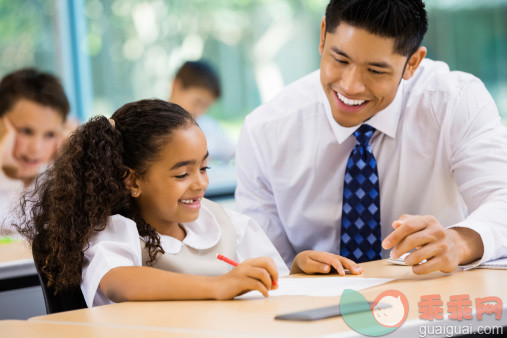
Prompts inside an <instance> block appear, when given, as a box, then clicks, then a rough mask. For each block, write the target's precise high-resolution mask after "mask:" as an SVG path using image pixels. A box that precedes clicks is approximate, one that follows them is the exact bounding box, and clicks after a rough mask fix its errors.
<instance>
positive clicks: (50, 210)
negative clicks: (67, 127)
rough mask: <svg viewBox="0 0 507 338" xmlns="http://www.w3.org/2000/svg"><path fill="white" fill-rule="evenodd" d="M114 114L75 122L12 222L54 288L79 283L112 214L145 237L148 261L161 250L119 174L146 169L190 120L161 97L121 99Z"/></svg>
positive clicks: (141, 172)
mask: <svg viewBox="0 0 507 338" xmlns="http://www.w3.org/2000/svg"><path fill="white" fill-rule="evenodd" d="M112 119H113V120H114V126H113V125H112V123H110V121H109V120H108V119H107V118H105V117H103V116H99V117H95V118H92V119H91V120H90V121H89V122H88V123H86V124H84V125H83V126H81V127H80V128H78V130H77V131H76V132H75V133H74V134H73V135H72V136H71V137H70V138H69V140H68V141H67V142H66V143H65V145H64V146H63V148H62V149H61V151H60V153H59V155H58V157H57V158H56V160H55V161H54V163H53V164H52V165H51V166H50V167H49V168H48V170H47V171H46V172H45V173H44V174H43V175H42V176H40V177H39V178H37V180H36V183H35V187H34V189H32V190H31V191H29V192H27V193H26V194H25V195H24V196H23V199H22V204H21V210H22V211H21V221H20V224H16V225H15V226H16V227H17V228H18V231H20V233H22V234H23V235H25V236H26V237H27V238H28V239H29V240H30V241H31V242H32V250H33V255H34V259H35V260H36V263H37V264H38V266H39V267H41V269H42V272H43V273H44V274H45V275H46V277H47V279H48V285H49V286H51V287H52V288H53V289H54V290H55V291H56V292H58V291H60V290H63V289H67V288H69V287H75V286H78V285H79V284H80V282H81V274H82V268H83V265H84V263H85V262H84V253H83V252H84V250H86V249H87V246H88V244H89V239H90V236H92V235H93V234H94V233H96V232H98V231H102V230H104V228H105V227H106V225H107V221H108V217H109V216H110V215H114V214H121V215H123V216H125V217H128V218H130V219H132V220H134V221H135V222H136V225H137V228H138V231H139V234H140V235H141V236H143V237H146V238H147V246H148V249H149V253H150V260H149V261H148V264H152V263H153V261H154V260H155V258H156V254H157V253H158V252H163V250H162V248H161V246H160V237H159V235H158V233H157V232H156V231H155V229H154V228H152V227H151V226H150V225H149V224H147V223H146V221H145V220H144V219H143V218H142V217H141V216H140V213H139V212H138V208H137V204H136V202H135V199H133V198H132V197H131V195H130V192H129V190H128V189H127V188H126V187H125V184H124V180H125V178H126V177H127V175H128V173H129V168H130V169H132V170H134V171H136V173H137V174H139V175H143V174H144V173H146V171H147V170H148V169H149V167H150V164H151V163H152V162H153V161H155V160H156V159H157V158H158V156H159V152H160V150H161V149H162V147H163V146H164V145H165V144H166V142H167V141H168V139H169V137H170V135H171V133H172V132H173V131H174V130H175V129H177V128H181V127H184V126H188V125H191V124H195V121H194V120H193V118H192V117H191V116H190V114H189V113H187V112H186V111H185V110H183V109H182V108H181V107H179V106H177V105H175V104H171V103H168V102H165V101H161V100H142V101H137V102H132V103H129V104H126V105H124V106H123V107H121V108H120V109H118V110H117V111H116V112H115V113H114V114H113V116H112Z"/></svg>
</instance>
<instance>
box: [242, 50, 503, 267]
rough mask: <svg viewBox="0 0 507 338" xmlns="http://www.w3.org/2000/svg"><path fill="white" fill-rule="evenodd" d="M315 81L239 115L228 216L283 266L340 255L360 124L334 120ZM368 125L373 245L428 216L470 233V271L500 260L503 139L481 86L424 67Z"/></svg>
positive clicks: (313, 77)
mask: <svg viewBox="0 0 507 338" xmlns="http://www.w3.org/2000/svg"><path fill="white" fill-rule="evenodd" d="M319 75H320V73H319V71H316V72H313V73H311V74H309V75H307V76H305V77H304V78H302V79H300V80H298V81H296V82H294V83H292V84H291V85H289V86H287V87H286V88H284V89H283V90H282V91H281V92H280V93H279V94H278V95H277V96H276V97H275V98H274V99H272V100H271V101H269V102H267V103H266V104H264V105H262V106H260V107H259V108H257V109H256V110H255V111H253V112H252V113H251V114H249V115H248V116H247V117H246V120H245V123H244V125H243V129H242V132H241V136H240V139H239V142H238V148H237V152H236V166H237V172H238V185H237V190H236V203H237V209H238V210H239V211H240V212H242V213H244V214H247V215H249V216H251V217H252V218H254V219H255V220H256V221H257V222H258V223H259V225H260V226H261V227H262V228H263V229H264V230H265V231H266V233H267V235H268V237H269V238H270V239H271V241H272V242H273V243H274V244H275V246H276V247H277V249H278V251H279V252H280V254H281V255H282V257H283V258H284V260H285V262H286V263H287V264H290V263H291V262H292V260H293V258H294V256H295V254H297V253H299V252H300V251H303V250H307V249H314V250H323V251H329V252H333V253H336V254H339V252H340V230H341V215H342V197H343V196H342V194H343V178H344V173H345V166H346V163H347V160H348V158H349V155H350V152H351V151H352V149H353V147H354V145H355V143H356V139H355V137H354V135H353V134H352V133H353V132H354V131H355V130H356V129H358V128H359V126H355V127H352V128H345V127H342V126H340V125H339V124H338V123H337V122H336V121H335V120H334V119H333V117H332V115H331V108H330V106H329V102H328V100H327V98H326V96H325V93H324V91H323V89H322V86H321V83H320V80H319ZM367 124H369V125H371V126H373V127H374V128H376V131H375V133H374V135H373V137H372V139H371V140H370V145H371V146H372V149H373V154H374V156H375V159H376V161H377V165H378V174H379V180H380V209H381V212H380V217H381V224H382V225H381V226H382V228H381V234H382V239H384V238H385V237H386V236H387V235H389V233H391V231H392V230H393V228H392V226H391V224H392V222H393V221H395V220H396V219H398V217H399V216H400V215H402V214H404V213H408V214H428V215H433V216H435V217H436V218H437V219H438V221H439V222H440V223H441V224H442V225H443V226H445V227H449V226H460V227H467V228H470V229H473V230H475V231H476V232H477V233H479V235H480V236H481V238H482V241H483V243H484V255H483V257H482V259H481V260H480V261H477V262H474V264H479V263H480V262H482V261H484V260H490V259H493V258H496V257H500V256H502V255H505V254H506V253H507V130H506V128H505V127H504V126H502V125H501V122H500V117H499V114H498V111H497V108H496V106H495V103H494V101H493V99H492V98H491V96H490V95H489V93H488V92H487V90H486V88H485V87H484V85H483V83H482V82H481V81H480V80H478V79H477V78H475V77H474V76H472V75H470V74H466V73H463V72H450V71H449V68H448V66H447V65H446V64H445V63H443V62H435V61H431V60H423V62H422V64H421V66H420V67H419V69H418V70H417V71H416V73H415V74H414V76H413V77H412V78H411V79H410V80H408V81H405V80H403V81H402V82H401V84H400V86H399V89H398V92H397V95H396V97H395V99H394V101H393V102H392V103H391V105H389V106H388V107H387V108H386V109H384V110H383V111H380V112H379V113H377V114H376V115H375V116H373V117H372V118H371V119H369V120H368V121H367ZM382 256H383V257H384V258H386V257H387V256H388V252H386V251H385V250H384V251H383V252H382Z"/></svg>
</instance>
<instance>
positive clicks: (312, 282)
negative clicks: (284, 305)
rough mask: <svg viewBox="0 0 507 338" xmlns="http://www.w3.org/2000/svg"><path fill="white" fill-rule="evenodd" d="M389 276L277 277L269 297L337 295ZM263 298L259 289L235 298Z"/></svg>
mask: <svg viewBox="0 0 507 338" xmlns="http://www.w3.org/2000/svg"><path fill="white" fill-rule="evenodd" d="M392 280H393V279H392V278H391V279H390V278H362V277H322V278H318V277H314V278H290V277H289V278H279V279H278V289H277V290H272V291H269V297H276V296H289V295H291V296H295V295H298V296H315V297H338V296H341V295H342V293H343V290H345V289H352V290H356V291H359V290H362V289H366V288H369V287H371V286H375V285H380V284H384V283H387V282H390V281H392ZM252 298H263V296H262V294H261V293H260V292H259V291H251V292H249V293H246V294H244V295H242V296H239V297H236V299H252Z"/></svg>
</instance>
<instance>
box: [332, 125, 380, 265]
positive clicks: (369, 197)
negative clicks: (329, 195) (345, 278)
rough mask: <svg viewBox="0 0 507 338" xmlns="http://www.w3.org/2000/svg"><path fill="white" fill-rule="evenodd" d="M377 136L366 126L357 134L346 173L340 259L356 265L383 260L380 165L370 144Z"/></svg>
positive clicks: (373, 130) (371, 128) (356, 132)
mask: <svg viewBox="0 0 507 338" xmlns="http://www.w3.org/2000/svg"><path fill="white" fill-rule="evenodd" d="M374 132H375V128H373V127H371V126H369V125H367V124H363V125H362V126H361V127H359V129H357V130H356V131H355V132H354V136H355V137H356V139H357V143H356V145H355V147H354V149H352V152H351V153H350V157H349V160H348V162H347V168H346V170H345V181H344V186H343V209H342V225H341V238H340V255H341V256H343V257H347V258H349V259H352V260H353V261H355V262H356V263H361V262H368V261H371V260H376V259H381V247H380V241H381V238H380V196H379V194H380V189H379V180H378V172H377V162H376V161H375V158H374V157H373V153H372V151H371V147H370V145H369V144H368V143H369V142H370V138H371V137H372V135H373V133H374Z"/></svg>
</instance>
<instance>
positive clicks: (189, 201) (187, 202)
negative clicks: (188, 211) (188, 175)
mask: <svg viewBox="0 0 507 338" xmlns="http://www.w3.org/2000/svg"><path fill="white" fill-rule="evenodd" d="M194 202H195V200H181V203H185V204H191V203H194Z"/></svg>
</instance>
